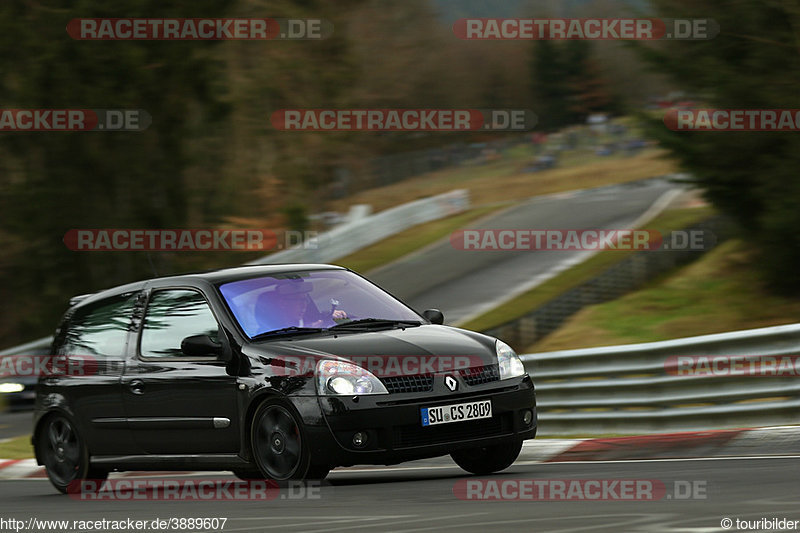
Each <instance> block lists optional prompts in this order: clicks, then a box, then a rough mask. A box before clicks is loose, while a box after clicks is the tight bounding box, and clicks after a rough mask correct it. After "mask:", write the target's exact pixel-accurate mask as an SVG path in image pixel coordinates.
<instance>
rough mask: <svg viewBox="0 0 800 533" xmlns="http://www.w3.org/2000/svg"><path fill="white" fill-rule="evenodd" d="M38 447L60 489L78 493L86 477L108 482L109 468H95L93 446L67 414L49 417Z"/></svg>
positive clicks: (64, 491)
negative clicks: (92, 460)
mask: <svg viewBox="0 0 800 533" xmlns="http://www.w3.org/2000/svg"><path fill="white" fill-rule="evenodd" d="M37 448H38V450H39V453H40V454H41V458H42V462H43V463H44V466H45V471H46V472H47V478H48V479H49V480H50V483H52V485H53V486H54V487H55V488H56V490H58V491H59V492H61V493H63V494H66V493H68V492H77V491H78V490H80V486H79V485H78V484H77V482H79V481H81V480H85V479H91V480H95V481H100V482H102V481H105V480H106V479H107V478H108V471H106V470H101V469H97V468H92V467H91V466H90V464H89V449H88V447H87V446H86V442H85V441H84V440H83V438H82V437H81V436H80V434H79V433H78V429H77V427H76V425H75V423H74V422H73V421H72V420H71V419H70V418H69V417H67V416H66V415H63V414H60V413H59V414H54V415H50V416H48V417H47V418H46V419H45V420H44V422H43V423H42V427H41V429H40V430H39V435H38V442H37Z"/></svg>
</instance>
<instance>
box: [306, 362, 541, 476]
mask: <svg viewBox="0 0 800 533" xmlns="http://www.w3.org/2000/svg"><path fill="white" fill-rule="evenodd" d="M485 399H491V400H492V417H491V418H489V419H481V420H473V421H466V422H454V423H450V424H442V425H437V426H429V427H423V426H422V423H421V414H420V410H421V408H423V407H436V406H441V405H451V404H455V403H466V402H470V401H476V400H485ZM318 401H319V406H320V409H321V411H322V415H323V417H322V418H323V421H324V424H321V425H320V424H318V425H314V424H310V425H307V426H306V430H307V432H308V437H309V442H310V444H311V453H312V457H313V461H314V462H316V463H322V464H328V465H330V466H351V465H355V464H381V465H390V464H397V463H400V462H403V461H409V460H414V459H424V458H428V457H437V456H441V455H447V454H449V453H451V452H453V451H455V450H458V449H463V448H473V447H479V446H489V445H492V444H499V443H503V442H508V441H509V440H525V439H532V438H534V437H535V436H536V427H537V419H536V396H535V393H534V387H533V383H532V381H531V379H530V377H528V376H524V377H522V378H518V379H511V380H503V381H495V382H492V383H486V384H484V385H481V386H477V387H470V388H469V389H468V390H463V389H462V392H461V393H450V392H449V391H448V392H447V393H443V392H442V391H441V389H440V388H437V389H435V390H434V392H432V393H407V394H390V395H376V396H361V397H359V398H357V399H355V398H350V397H320V398H319V399H318ZM525 411H531V412H532V420H531V422H530V424H527V425H526V424H525V423H524V421H523V415H524V413H525ZM356 432H363V433H366V434H367V441H366V444H365V445H364V446H362V447H361V448H358V447H356V446H355V445H354V444H353V435H354V434H355V433H356Z"/></svg>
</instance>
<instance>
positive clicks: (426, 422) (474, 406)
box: [421, 400, 492, 426]
mask: <svg viewBox="0 0 800 533" xmlns="http://www.w3.org/2000/svg"><path fill="white" fill-rule="evenodd" d="M421 411H422V425H423V426H435V425H437V424H449V423H450V422H464V421H466V420H478V419H481V418H492V401H491V400H481V401H479V402H467V403H457V404H453V405H443V406H440V407H423V408H422V409H421Z"/></svg>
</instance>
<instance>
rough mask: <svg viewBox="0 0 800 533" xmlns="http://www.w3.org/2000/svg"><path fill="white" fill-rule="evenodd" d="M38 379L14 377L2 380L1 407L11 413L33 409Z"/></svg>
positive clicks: (0, 383)
mask: <svg viewBox="0 0 800 533" xmlns="http://www.w3.org/2000/svg"><path fill="white" fill-rule="evenodd" d="M37 381H38V378H37V377H30V376H24V377H13V378H6V379H2V380H0V406H5V408H6V409H7V410H9V411H25V410H30V409H33V405H34V400H35V399H36V382H37Z"/></svg>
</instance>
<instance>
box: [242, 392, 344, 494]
mask: <svg viewBox="0 0 800 533" xmlns="http://www.w3.org/2000/svg"><path fill="white" fill-rule="evenodd" d="M250 438H251V441H250V445H251V449H252V451H253V461H254V462H255V463H256V465H257V466H258V469H259V470H260V472H261V477H260V478H259V479H272V480H275V481H278V482H281V481H289V480H302V479H315V480H321V479H323V478H324V477H325V476H327V475H328V472H329V471H330V468H329V467H327V466H325V465H318V464H314V463H313V462H312V458H311V454H310V452H309V448H308V444H307V440H306V432H305V428H304V427H303V423H302V422H301V421H300V417H299V416H298V415H297V414H296V413H295V410H294V409H293V408H292V407H291V406H289V405H287V404H285V403H283V402H280V401H274V400H268V401H266V402H264V403H262V404H261V405H260V406H259V407H258V409H257V410H256V413H255V415H254V416H253V423H252V425H251V428H250ZM234 473H236V472H234ZM237 475H238V474H237Z"/></svg>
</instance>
